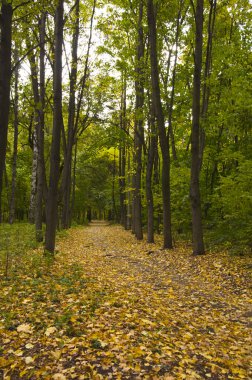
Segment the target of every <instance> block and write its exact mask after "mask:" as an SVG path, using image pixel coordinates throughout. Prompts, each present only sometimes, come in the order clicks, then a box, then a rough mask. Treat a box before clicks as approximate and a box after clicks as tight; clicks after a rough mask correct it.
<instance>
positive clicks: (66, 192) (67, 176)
mask: <svg viewBox="0 0 252 380" xmlns="http://www.w3.org/2000/svg"><path fill="white" fill-rule="evenodd" d="M79 12H80V1H79V0H76V4H75V21H74V31H73V38H72V63H71V72H70V89H69V93H70V96H69V104H68V128H67V146H66V152H65V154H64V167H63V173H62V191H63V210H62V227H63V228H69V227H70V225H71V219H70V210H71V174H72V155H73V145H74V135H75V130H74V122H75V108H76V107H75V93H76V82H77V65H78V40H79V29H80V27H79V23H80V17H79Z"/></svg>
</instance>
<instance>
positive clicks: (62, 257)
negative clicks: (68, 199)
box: [0, 222, 252, 380]
mask: <svg viewBox="0 0 252 380" xmlns="http://www.w3.org/2000/svg"><path fill="white" fill-rule="evenodd" d="M160 246H161V244H157V245H154V244H152V245H148V244H146V243H145V242H137V241H136V240H135V238H134V237H133V235H132V234H131V233H130V232H127V231H124V230H123V229H122V228H121V227H119V226H109V225H107V224H106V223H98V222H92V223H91V225H90V226H89V227H85V228H76V229H72V230H71V231H70V233H69V235H68V237H67V238H63V239H61V240H60V241H59V242H58V244H57V249H58V252H59V253H58V254H57V255H56V260H55V261H54V262H49V261H47V260H45V259H44V258H43V257H42V255H41V254H40V253H39V252H37V251H36V252H34V256H32V255H30V256H31V258H30V259H29V260H30V261H29V262H30V264H29V263H27V264H25V263H23V264H22V265H23V267H24V271H23V273H22V274H20V275H19V277H18V275H16V277H15V282H13V284H12V286H11V287H10V284H8V285H7V287H6V290H4V292H3V294H4V296H5V299H4V302H5V310H6V315H7V316H8V318H9V319H8V318H7V317H4V318H3V319H2V320H0V349H1V354H2V359H1V355H0V379H1V373H2V378H5V379H10V380H16V379H32V380H33V379H48V380H49V379H56V380H57V379H58V380H68V379H80V380H83V379H150V380H152V379H153V380H155V379H166V380H171V379H186V380H194V379H249V378H250V375H251V374H250V373H249V360H250V358H251V353H250V347H251V339H250V333H251V325H252V324H251V315H252V313H251V304H250V299H249V271H251V264H250V263H249V259H248V258H238V257H230V256H228V255H226V254H225V253H218V254H208V255H206V256H203V257H192V256H191V255H190V250H189V248H188V247H186V246H185V245H184V246H183V245H181V246H178V247H176V248H175V249H174V250H173V251H166V250H165V251H164V250H160ZM39 255H40V256H39ZM28 264H29V265H30V267H29V268H28ZM25 265H27V266H26V267H25ZM0 301H1V299H0ZM0 304H1V303H0ZM9 315H11V316H12V319H11V318H10V317H9ZM1 321H2V322H3V321H4V322H3V323H2V325H1ZM1 337H2V341H1ZM1 368H2V370H1ZM1 371H2V372H1ZM21 375H22V376H21ZM8 376H9V377H8Z"/></svg>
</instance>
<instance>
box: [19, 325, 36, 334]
mask: <svg viewBox="0 0 252 380" xmlns="http://www.w3.org/2000/svg"><path fill="white" fill-rule="evenodd" d="M17 332H24V333H26V334H32V332H33V327H32V326H31V325H29V324H28V323H24V324H22V325H19V326H18V328H17Z"/></svg>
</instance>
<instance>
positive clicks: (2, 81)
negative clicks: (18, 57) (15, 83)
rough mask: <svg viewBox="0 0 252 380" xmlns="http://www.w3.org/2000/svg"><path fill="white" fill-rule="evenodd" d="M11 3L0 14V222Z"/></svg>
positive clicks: (3, 0) (10, 35)
mask: <svg viewBox="0 0 252 380" xmlns="http://www.w3.org/2000/svg"><path fill="white" fill-rule="evenodd" d="M12 14H13V10H12V5H11V4H10V3H9V2H7V1H6V0H2V6H1V16H0V29H1V37H0V38H1V40H0V223H1V220H2V207H1V206H2V190H3V174H4V168H5V158H6V147H7V135H8V122H9V111H10V81H11V40H12Z"/></svg>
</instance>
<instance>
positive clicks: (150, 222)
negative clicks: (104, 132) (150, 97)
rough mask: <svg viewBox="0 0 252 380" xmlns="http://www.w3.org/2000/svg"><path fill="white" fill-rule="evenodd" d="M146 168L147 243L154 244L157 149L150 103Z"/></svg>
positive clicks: (150, 104)
mask: <svg viewBox="0 0 252 380" xmlns="http://www.w3.org/2000/svg"><path fill="white" fill-rule="evenodd" d="M148 140H149V143H148V153H147V166H146V201H147V242H148V243H154V202H153V192H152V173H153V166H154V159H155V149H156V147H157V135H156V128H155V115H154V109H153V104H152V103H151V102H149V137H148Z"/></svg>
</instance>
